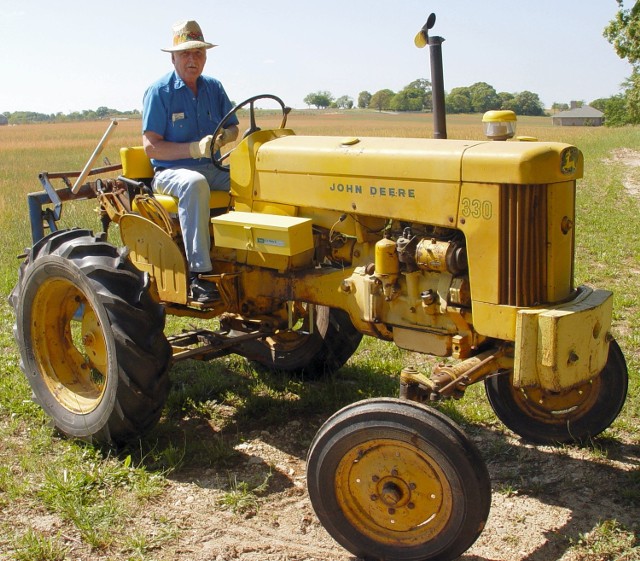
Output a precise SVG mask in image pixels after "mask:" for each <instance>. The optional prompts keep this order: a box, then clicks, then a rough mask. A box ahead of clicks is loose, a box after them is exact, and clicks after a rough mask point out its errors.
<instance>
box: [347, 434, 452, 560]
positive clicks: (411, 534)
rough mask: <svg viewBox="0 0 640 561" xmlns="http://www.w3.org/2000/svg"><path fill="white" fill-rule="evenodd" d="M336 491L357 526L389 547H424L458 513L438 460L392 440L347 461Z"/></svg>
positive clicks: (358, 449) (379, 442)
mask: <svg viewBox="0 0 640 561" xmlns="http://www.w3.org/2000/svg"><path fill="white" fill-rule="evenodd" d="M335 492H336V498H337V500H338V503H339V505H340V508H341V510H342V512H343V513H344V515H345V516H346V518H347V520H348V521H349V522H350V523H351V525H352V526H353V527H354V528H357V530H358V531H359V532H361V533H362V534H364V535H366V536H367V537H369V538H371V539H372V540H375V541H376V542H378V543H381V544H385V545H392V546H393V545H396V546H403V547H410V546H413V545H419V544H424V543H425V541H428V540H430V539H432V538H434V537H436V536H438V534H440V533H441V532H442V530H443V528H444V527H445V525H446V524H447V522H448V521H449V518H450V517H451V512H452V503H453V500H452V490H451V486H450V484H449V481H448V480H447V478H446V477H445V475H444V473H443V471H442V469H441V468H440V466H439V465H438V463H437V462H436V461H435V460H434V458H432V457H431V456H429V455H428V454H427V453H426V452H424V451H422V450H420V449H418V448H416V447H415V446H414V445H411V444H407V443H405V442H402V441H398V440H393V439H388V438H383V439H375V440H370V441H368V442H366V443H364V444H362V445H361V446H358V447H356V448H354V449H353V450H350V451H349V453H348V454H346V455H345V456H344V457H343V459H342V460H341V461H340V463H339V464H338V468H337V470H336V475H335Z"/></svg>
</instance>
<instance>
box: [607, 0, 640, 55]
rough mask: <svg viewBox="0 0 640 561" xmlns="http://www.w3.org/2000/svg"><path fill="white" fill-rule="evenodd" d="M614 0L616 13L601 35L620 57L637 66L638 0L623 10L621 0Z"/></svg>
mask: <svg viewBox="0 0 640 561" xmlns="http://www.w3.org/2000/svg"><path fill="white" fill-rule="evenodd" d="M616 1H617V2H618V8H619V9H618V13H617V14H616V17H615V18H614V19H613V20H611V21H610V22H609V25H607V27H605V29H604V33H603V35H604V36H605V37H606V39H607V41H609V43H611V44H612V45H613V48H614V49H615V50H616V53H618V56H619V57H620V58H626V59H627V60H628V61H629V62H630V63H631V64H632V65H633V66H634V67H637V66H638V65H640V2H636V3H635V4H634V6H633V8H631V9H630V10H625V9H624V5H623V0H616Z"/></svg>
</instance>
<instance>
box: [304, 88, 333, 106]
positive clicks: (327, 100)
mask: <svg viewBox="0 0 640 561" xmlns="http://www.w3.org/2000/svg"><path fill="white" fill-rule="evenodd" d="M303 101H304V102H305V103H306V104H307V105H308V106H311V105H313V106H314V107H315V108H316V109H326V108H327V107H329V106H330V105H331V103H333V96H332V95H331V93H330V92H327V91H318V92H314V93H310V94H308V95H307V96H306V97H305V98H304V100H303Z"/></svg>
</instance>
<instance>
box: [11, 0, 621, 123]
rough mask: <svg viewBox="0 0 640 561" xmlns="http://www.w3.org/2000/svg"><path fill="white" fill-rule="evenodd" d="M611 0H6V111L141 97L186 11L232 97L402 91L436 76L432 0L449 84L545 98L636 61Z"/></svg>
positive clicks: (563, 96) (594, 82) (564, 94)
mask: <svg viewBox="0 0 640 561" xmlns="http://www.w3.org/2000/svg"><path fill="white" fill-rule="evenodd" d="M625 5H626V6H627V7H630V6H631V5H632V2H630V1H626V3H625ZM89 6H91V8H89ZM616 10H617V4H616V2H615V0H563V1H560V2H559V1H558V0H536V1H535V2H534V1H529V0H526V1H517V0H485V1H481V0H429V1H418V0H396V1H395V2H390V1H389V0H385V1H382V0H368V1H365V0H341V1H337V0H324V1H322V2H305V1H304V0H262V1H254V0H245V1H240V0H238V1H237V2H230V1H229V0H225V1H224V2H222V1H219V0H207V1H204V0H198V1H194V0H180V1H179V2H176V1H175V0H127V1H124V0H109V1H108V2H100V3H94V2H87V1H86V0H58V1H51V0H47V1H44V0H0V37H1V38H2V42H3V43H4V44H3V46H2V48H1V49H0V70H1V75H2V87H1V88H0V112H3V111H12V112H13V111H19V110H30V111H38V112H43V113H55V112H58V111H61V112H63V113H68V112H71V111H81V110H83V109H96V108H97V107H99V106H108V107H112V108H115V109H119V110H128V109H140V108H141V99H142V94H143V92H144V90H145V89H146V87H147V85H148V84H149V83H151V82H152V81H154V80H155V79H156V78H158V77H159V76H161V75H162V74H164V73H165V72H167V71H169V70H170V69H171V68H172V66H171V61H170V55H169V54H167V53H164V52H161V51H160V49H161V48H163V47H167V46H169V45H170V44H171V26H172V24H173V23H174V22H175V21H177V20H180V19H185V18H188V19H196V20H198V22H199V23H200V24H201V26H202V28H203V31H204V34H205V38H206V39H207V40H208V41H211V42H213V43H217V44H218V45H219V47H217V48H215V49H212V50H210V51H209V58H208V62H207V66H206V68H205V73H207V74H210V75H212V76H216V77H217V78H219V79H220V80H221V81H222V82H223V84H224V86H225V88H226V90H227V93H228V94H229V97H230V98H231V99H232V100H234V101H236V102H239V101H241V100H242V99H245V98H247V97H250V96H252V95H255V94H258V93H274V94H276V95H279V96H280V97H281V98H283V99H284V101H285V102H286V103H287V104H288V105H290V106H292V107H305V105H304V103H303V98H304V97H305V96H306V95H307V94H308V93H311V92H315V91H318V90H328V91H329V92H331V93H332V94H333V95H334V96H335V97H339V96H342V95H349V96H351V97H352V98H354V100H355V99H357V96H358V93H359V92H361V91H362V90H367V91H369V92H371V93H375V92H376V91H377V90H379V89H382V88H389V89H391V90H394V91H398V90H400V89H402V88H403V87H404V86H406V85H407V84H408V83H410V82H412V81H413V80H415V79H417V78H430V70H429V55H428V49H417V48H416V47H415V46H414V44H413V37H414V35H415V34H416V32H417V31H418V30H419V29H420V28H421V27H422V25H423V23H424V22H425V21H426V19H427V16H428V15H429V13H431V12H435V13H436V16H437V21H436V24H435V27H434V29H433V30H432V34H433V35H439V36H442V37H444V38H445V42H444V43H443V46H442V48H443V58H444V74H445V89H446V90H447V91H450V90H451V89H452V88H454V87H458V86H468V85H471V84H473V83H475V82H479V81H482V82H488V83H489V84H491V85H492V86H493V87H494V88H496V90H498V91H508V92H519V91H523V90H530V91H533V92H535V93H537V94H538V95H539V96H540V98H541V100H542V101H543V103H544V104H545V105H546V106H550V105H551V104H552V103H553V102H556V101H557V102H564V103H568V102H569V101H570V100H572V99H577V100H584V101H586V102H589V101H591V100H593V99H596V98H599V97H608V96H610V95H614V94H616V93H618V92H619V90H620V84H621V83H622V82H623V80H624V79H625V78H626V77H628V76H629V75H630V74H631V67H630V65H629V64H628V63H627V62H626V61H623V60H621V59H619V58H618V57H617V55H616V54H615V52H614V50H613V47H612V46H611V45H610V44H609V43H608V42H607V41H606V40H605V39H604V38H603V37H602V30H603V28H604V27H605V26H606V24H607V23H608V21H609V20H611V19H612V18H613V17H614V15H615V13H616ZM90 12H91V13H90Z"/></svg>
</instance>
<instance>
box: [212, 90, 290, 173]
mask: <svg viewBox="0 0 640 561" xmlns="http://www.w3.org/2000/svg"><path fill="white" fill-rule="evenodd" d="M260 99H272V100H274V101H276V102H277V103H278V104H279V105H280V108H281V110H282V122H281V123H280V127H279V128H281V129H283V128H284V127H285V126H286V124H287V116H288V115H289V113H290V112H291V107H287V106H286V105H285V104H284V102H283V101H282V100H281V99H280V98H279V97H278V96H275V95H272V94H260V95H254V96H253V97H250V98H249V99H245V100H244V101H243V102H242V103H239V104H238V105H236V106H235V107H234V108H233V109H232V110H231V111H229V112H228V113H227V114H226V115H225V116H224V117H222V120H221V121H220V123H218V126H217V127H216V130H215V131H214V133H213V138H214V141H215V139H216V138H217V137H218V135H219V134H220V133H221V132H222V130H223V129H224V128H225V127H224V126H225V125H226V124H227V123H228V122H229V120H230V119H231V117H232V116H233V115H235V114H236V113H237V112H238V111H239V110H240V109H242V108H243V107H244V106H246V105H249V116H250V119H251V123H250V125H249V128H248V129H247V130H246V131H245V132H244V134H243V135H242V138H246V137H247V136H249V135H250V134H252V133H254V132H256V131H259V130H262V129H260V127H259V126H258V125H256V109H255V103H256V101H258V100H260ZM213 147H214V142H212V143H211V161H212V162H213V165H214V166H216V167H217V168H218V169H220V170H222V171H226V172H229V164H224V163H223V162H224V161H225V160H226V159H227V158H229V156H230V155H231V153H232V152H233V151H234V150H235V148H232V149H231V150H229V151H228V152H225V153H224V154H222V153H220V156H218V155H217V152H216V151H215V150H214V149H213Z"/></svg>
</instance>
